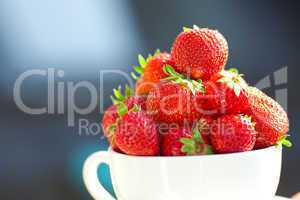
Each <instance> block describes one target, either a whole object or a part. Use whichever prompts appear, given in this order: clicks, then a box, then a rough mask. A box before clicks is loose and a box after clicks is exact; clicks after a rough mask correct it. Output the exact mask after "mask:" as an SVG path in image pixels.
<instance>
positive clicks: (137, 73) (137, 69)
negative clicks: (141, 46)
mask: <svg viewBox="0 0 300 200" xmlns="http://www.w3.org/2000/svg"><path fill="white" fill-rule="evenodd" d="M158 54H160V50H159V49H157V50H156V51H155V53H154V54H153V55H151V54H149V55H148V57H147V58H144V56H142V55H141V54H139V55H138V62H139V65H137V66H136V65H134V66H132V68H133V72H131V73H130V75H131V77H132V78H133V79H135V80H138V79H139V78H140V77H141V76H142V75H143V74H144V71H145V68H146V65H147V63H148V62H149V61H150V60H151V59H152V58H153V57H154V56H156V55H158Z"/></svg>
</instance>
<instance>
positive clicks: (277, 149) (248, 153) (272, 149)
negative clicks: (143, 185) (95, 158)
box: [108, 146, 282, 159]
mask: <svg viewBox="0 0 300 200" xmlns="http://www.w3.org/2000/svg"><path fill="white" fill-rule="evenodd" d="M108 152H109V153H110V154H112V155H115V156H118V157H123V158H138V159H195V158H220V157H231V158H234V157H241V156H251V155H257V154H260V153H266V152H282V146H270V147H267V148H263V149H257V150H252V151H245V152H236V153H225V154H210V155H196V156H136V155H127V154H123V153H119V152H117V151H115V150H113V149H112V148H111V147H109V148H108Z"/></svg>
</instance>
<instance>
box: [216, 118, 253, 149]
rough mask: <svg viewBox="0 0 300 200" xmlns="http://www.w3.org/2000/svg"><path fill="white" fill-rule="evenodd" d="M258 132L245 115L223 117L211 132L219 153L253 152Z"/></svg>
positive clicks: (217, 121)
mask: <svg viewBox="0 0 300 200" xmlns="http://www.w3.org/2000/svg"><path fill="white" fill-rule="evenodd" d="M256 136H257V132H256V131H255V124H254V123H253V122H252V121H251V118H250V117H248V116H245V115H240V114H238V115H223V116H221V117H219V118H218V119H217V120H215V121H214V123H213V125H212V132H211V142H212V145H213V148H214V150H215V151H216V152H218V153H234V152H243V151H251V150H252V149H253V147H254V145H255V140H256Z"/></svg>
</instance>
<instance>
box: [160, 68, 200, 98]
mask: <svg viewBox="0 0 300 200" xmlns="http://www.w3.org/2000/svg"><path fill="white" fill-rule="evenodd" d="M163 72H164V73H165V74H167V75H168V77H167V78H164V79H163V80H167V81H172V82H174V83H177V84H180V85H184V86H186V87H187V88H189V89H190V90H191V92H192V93H193V95H195V94H196V92H202V93H204V92H205V88H204V86H203V83H202V80H201V79H199V80H193V79H190V78H187V77H185V76H184V75H182V74H179V73H178V72H176V71H175V70H174V68H173V67H172V66H171V65H168V64H167V65H165V66H164V67H163Z"/></svg>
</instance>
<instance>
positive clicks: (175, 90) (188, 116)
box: [146, 66, 203, 124]
mask: <svg viewBox="0 0 300 200" xmlns="http://www.w3.org/2000/svg"><path fill="white" fill-rule="evenodd" d="M164 71H165V72H166V73H168V74H169V77H168V78H167V79H168V80H169V81H162V82H160V83H159V84H157V87H155V88H154V89H153V90H151V91H150V93H149V95H148V98H147V102H146V104H147V112H148V113H149V114H151V115H153V117H154V119H155V120H156V121H158V122H167V123H171V122H174V123H178V124H183V123H185V122H189V123H193V122H194V121H195V120H197V119H199V118H200V117H201V116H202V114H201V112H199V110H198V108H197V104H196V101H195V97H196V95H197V93H201V92H202V89H203V88H202V83H201V82H197V81H194V80H188V79H185V78H184V77H183V76H182V75H181V74H178V73H176V72H175V71H174V69H173V68H172V67H171V66H166V67H165V68H164Z"/></svg>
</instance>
